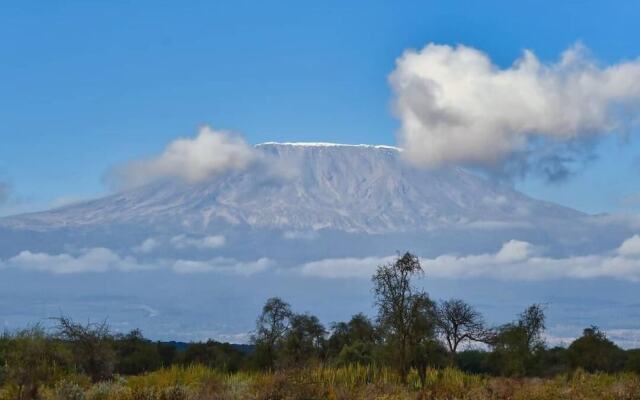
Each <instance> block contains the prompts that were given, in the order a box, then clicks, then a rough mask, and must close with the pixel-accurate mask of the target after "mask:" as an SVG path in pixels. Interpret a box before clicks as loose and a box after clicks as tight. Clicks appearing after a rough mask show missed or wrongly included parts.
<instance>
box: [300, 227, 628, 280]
mask: <svg viewBox="0 0 640 400" xmlns="http://www.w3.org/2000/svg"><path fill="white" fill-rule="evenodd" d="M540 253H541V250H540V249H538V248H537V247H536V246H534V245H532V244H531V243H527V242H523V241H518V240H511V241H509V242H506V243H505V244H503V245H502V247H501V248H500V249H499V250H498V251H497V252H495V253H482V254H471V255H463V256H461V255H455V254H446V255H441V256H439V257H435V258H422V259H421V263H422V266H423V268H424V270H425V273H426V274H427V276H430V277H436V278H447V279H467V278H489V279H497V280H525V281H538V280H549V279H590V278H615V279H623V280H630V281H640V236H637V235H636V236H633V237H631V238H629V239H627V240H625V241H624V242H623V243H622V244H621V245H620V247H618V248H617V249H615V251H612V252H609V253H606V254H599V255H584V256H574V257H564V258H553V257H545V256H543V255H541V254H540ZM393 258H394V257H393V256H389V257H369V258H340V259H327V260H321V261H315V262H310V263H307V264H304V265H303V266H302V267H301V270H300V272H301V273H302V274H303V275H307V276H317V277H324V278H356V277H361V278H368V277H370V276H371V275H372V274H373V273H374V271H375V269H376V267H377V266H378V265H380V264H383V263H387V262H390V261H392V260H393Z"/></svg>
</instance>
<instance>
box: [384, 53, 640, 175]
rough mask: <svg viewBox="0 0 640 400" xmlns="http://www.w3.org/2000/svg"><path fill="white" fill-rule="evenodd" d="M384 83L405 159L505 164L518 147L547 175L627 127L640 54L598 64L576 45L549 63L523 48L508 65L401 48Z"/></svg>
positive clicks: (637, 89)
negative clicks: (593, 143)
mask: <svg viewBox="0 0 640 400" xmlns="http://www.w3.org/2000/svg"><path fill="white" fill-rule="evenodd" d="M390 82H391V86H392V88H393V90H394V92H395V102H394V104H395V112H396V113H397V115H398V117H399V118H400V121H401V123H402V126H401V129H400V132H399V141H400V144H401V146H402V147H404V148H405V149H406V151H405V152H404V154H405V155H406V157H408V159H409V160H410V161H412V162H414V163H416V164H419V165H423V166H430V167H438V166H441V165H446V164H459V163H462V164H473V165H480V166H486V167H489V168H496V167H501V168H510V167H509V166H508V164H509V163H512V162H513V159H514V157H515V156H516V155H517V154H520V153H522V154H524V155H527V156H532V158H534V159H536V161H535V162H537V163H540V164H541V165H540V166H539V169H540V171H541V172H542V173H546V174H548V175H549V179H552V180H553V179H556V180H557V179H563V178H566V177H567V176H569V175H570V173H571V171H570V169H571V168H573V167H574V165H573V164H576V163H581V162H582V161H584V160H588V159H590V156H589V155H587V156H585V158H584V160H581V157H582V156H581V154H582V153H584V152H588V146H586V147H585V146H582V145H581V144H580V143H583V144H584V143H588V141H589V139H593V138H595V137H597V136H599V135H602V134H609V133H613V132H616V131H620V130H623V129H625V128H626V127H628V125H629V124H633V123H634V121H633V119H634V114H632V112H633V111H637V110H638V107H639V106H640V60H633V61H628V62H620V63H618V64H613V65H608V66H600V64H599V63H597V62H596V61H594V60H592V59H591V58H590V57H589V56H588V52H587V50H586V49H585V48H584V46H581V45H579V44H578V45H576V46H574V47H571V48H569V49H568V50H566V51H565V52H564V53H562V56H561V57H560V60H559V61H557V62H555V63H544V62H542V61H540V60H539V59H538V58H537V57H536V56H535V54H533V53H532V52H531V51H525V52H524V54H523V56H522V57H521V58H519V59H517V60H516V61H515V62H514V63H513V65H512V66H510V67H508V68H504V69H503V68H500V67H498V66H496V65H495V64H494V63H493V62H492V60H491V59H490V58H489V56H488V55H487V54H485V53H483V52H481V51H479V50H476V49H474V48H471V47H466V46H462V45H460V46H456V47H451V46H443V45H436V44H429V45H427V46H426V47H425V48H423V49H422V50H419V51H415V50H408V51H406V52H405V53H404V54H403V55H402V56H401V57H400V58H399V59H398V60H397V63H396V69H395V70H394V71H393V73H392V74H391V76H390ZM531 152H535V153H536V154H533V155H532V154H530V153H531Z"/></svg>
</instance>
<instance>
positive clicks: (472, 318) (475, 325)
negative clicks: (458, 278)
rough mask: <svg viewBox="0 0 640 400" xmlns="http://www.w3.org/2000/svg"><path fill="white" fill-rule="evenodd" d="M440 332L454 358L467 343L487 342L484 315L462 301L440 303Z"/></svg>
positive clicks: (452, 300)
mask: <svg viewBox="0 0 640 400" xmlns="http://www.w3.org/2000/svg"><path fill="white" fill-rule="evenodd" d="M437 316H438V318H437V324H438V330H439V331H440V333H441V334H442V336H443V337H444V339H445V342H446V345H447V347H448V349H449V353H450V354H451V356H452V357H453V356H454V355H455V354H456V352H457V351H458V346H459V345H460V344H461V343H464V342H466V341H485V340H486V337H487V333H486V329H485V327H484V319H483V318H482V315H481V314H480V313H479V312H478V311H476V309H475V308H473V307H472V306H471V305H470V304H467V303H465V302H464V301H462V300H460V299H450V300H445V301H442V302H440V304H439V305H438V310H437Z"/></svg>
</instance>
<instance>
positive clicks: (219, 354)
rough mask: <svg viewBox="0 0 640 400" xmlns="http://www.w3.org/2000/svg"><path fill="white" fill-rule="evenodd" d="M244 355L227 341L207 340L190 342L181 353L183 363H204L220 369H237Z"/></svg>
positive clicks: (241, 363) (240, 365)
mask: <svg viewBox="0 0 640 400" xmlns="http://www.w3.org/2000/svg"><path fill="white" fill-rule="evenodd" d="M244 358H245V355H244V354H243V353H242V352H241V351H240V350H238V349H237V348H235V347H233V345H231V344H229V343H219V342H216V341H213V340H209V341H207V342H205V343H192V344H191V345H189V347H188V348H187V350H186V351H185V352H184V354H182V357H181V363H182V364H184V365H194V364H199V365H204V366H207V367H209V368H216V369H219V370H220V371H226V372H235V371H238V370H239V369H240V368H241V367H242V365H243V362H244Z"/></svg>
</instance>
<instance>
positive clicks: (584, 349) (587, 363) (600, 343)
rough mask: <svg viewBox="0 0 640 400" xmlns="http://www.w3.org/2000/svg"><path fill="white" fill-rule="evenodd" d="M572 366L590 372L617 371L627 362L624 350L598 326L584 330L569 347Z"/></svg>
mask: <svg viewBox="0 0 640 400" xmlns="http://www.w3.org/2000/svg"><path fill="white" fill-rule="evenodd" d="M568 357H569V362H570V365H571V367H573V368H582V369H584V370H585V371H589V372H597V371H599V372H617V371H621V370H622V369H623V367H624V364H625V353H624V351H623V350H622V349H621V348H619V347H618V346H616V345H615V344H614V343H613V342H612V341H610V340H609V339H607V337H606V336H605V334H604V333H603V332H602V331H600V330H599V329H598V328H597V327H595V326H592V327H590V328H587V329H585V330H584V332H583V334H582V337H580V338H578V339H576V340H575V341H574V342H573V343H571V345H570V346H569V349H568Z"/></svg>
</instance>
